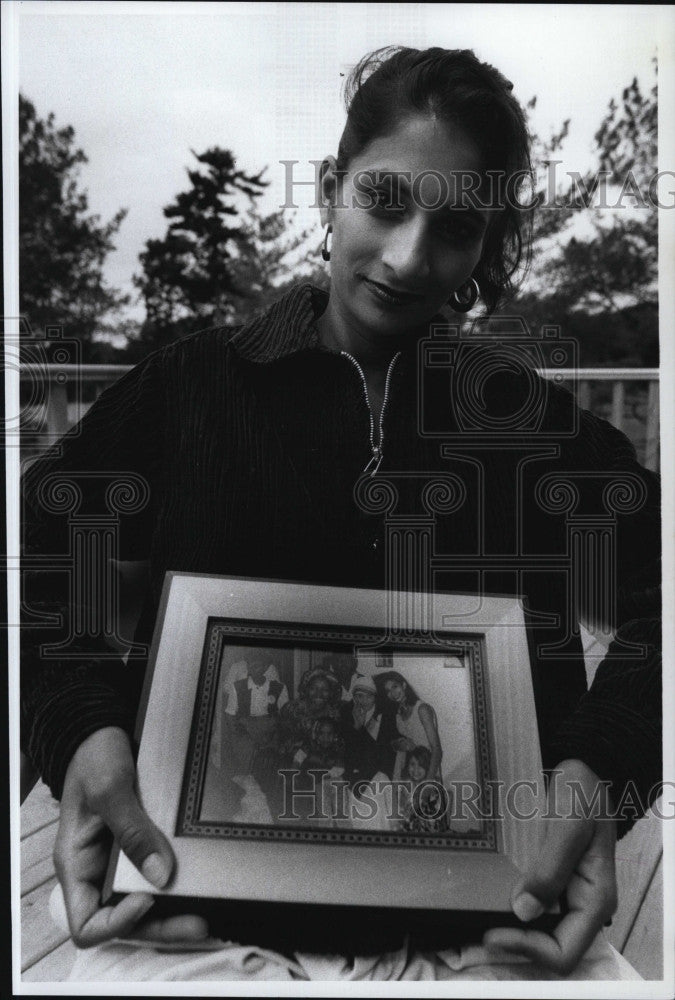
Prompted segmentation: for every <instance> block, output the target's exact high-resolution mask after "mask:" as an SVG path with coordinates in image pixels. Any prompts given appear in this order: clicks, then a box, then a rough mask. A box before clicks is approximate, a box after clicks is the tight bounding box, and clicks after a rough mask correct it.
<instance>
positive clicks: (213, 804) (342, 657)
mask: <svg viewBox="0 0 675 1000" xmlns="http://www.w3.org/2000/svg"><path fill="white" fill-rule="evenodd" d="M472 699H473V685H472V678H471V663H470V656H469V655H468V653H464V652H462V651H461V650H459V651H458V653H457V655H454V654H453V655H447V654H444V653H443V652H442V651H441V652H438V653H433V652H428V651H425V652H418V651H415V650H410V651H408V650H402V651H397V650H394V651H393V652H392V651H388V652H385V653H382V652H370V651H365V652H362V653H361V652H358V651H357V652H356V654H354V653H352V652H346V651H344V650H330V649H329V650H326V649H312V648H299V647H291V646H286V647H284V646H258V645H255V646H254V645H241V644H238V643H229V642H226V643H224V645H223V650H222V655H221V659H220V672H219V680H218V686H217V692H216V696H215V707H214V711H213V724H212V728H211V733H210V737H209V740H208V760H207V764H206V767H205V771H204V782H203V787H202V791H201V798H200V806H199V814H198V817H197V818H198V820H199V821H200V822H202V823H204V822H208V823H212V824H243V825H263V826H270V825H273V826H276V827H286V828H292V827H309V828H317V829H320V828H326V827H329V828H331V829H347V830H351V829H370V830H387V831H396V832H409V833H417V834H434V835H444V834H445V835H451V834H455V833H460V834H461V832H462V830H463V828H464V829H466V822H465V821H463V820H462V819H461V818H459V819H458V820H456V819H455V818H454V817H453V814H452V809H451V806H452V794H453V793H452V786H453V784H454V783H455V782H456V781H457V780H460V779H461V780H463V781H474V782H475V781H477V780H479V776H480V768H479V764H478V756H479V754H480V747H479V746H478V743H477V740H476V733H475V724H474V712H473V704H472ZM463 824H464V825H463Z"/></svg>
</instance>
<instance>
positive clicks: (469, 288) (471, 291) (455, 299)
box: [448, 278, 480, 313]
mask: <svg viewBox="0 0 675 1000" xmlns="http://www.w3.org/2000/svg"><path fill="white" fill-rule="evenodd" d="M479 295H480V288H479V287H478V282H477V281H476V279H475V278H469V280H468V281H467V282H465V283H464V284H463V285H462V286H461V287H460V288H458V289H457V290H456V291H454V292H453V293H452V295H451V296H450V298H449V299H448V303H449V305H450V308H451V309H454V311H455V312H458V313H466V312H469V310H470V309H473V307H474V306H475V304H476V302H477V300H478V296H479Z"/></svg>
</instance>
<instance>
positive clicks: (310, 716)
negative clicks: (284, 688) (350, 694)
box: [279, 667, 342, 766]
mask: <svg viewBox="0 0 675 1000" xmlns="http://www.w3.org/2000/svg"><path fill="white" fill-rule="evenodd" d="M341 693H342V692H341V687H340V682H339V681H338V679H337V677H336V676H335V675H334V674H332V673H331V672H330V671H329V670H324V669H323V668H321V667H316V668H315V669H314V670H308V671H306V672H305V673H304V674H303V676H302V678H301V679H300V684H299V687H298V697H297V698H296V699H294V700H293V701H289V702H288V703H287V704H286V705H284V707H283V708H282V710H281V713H280V715H279V750H280V753H281V755H282V757H285V758H287V760H288V764H289V766H292V765H293V764H301V763H302V762H303V761H304V758H305V755H306V750H305V746H306V744H308V743H309V742H310V741H311V739H312V732H313V730H314V727H315V723H316V722H317V720H318V719H329V720H332V721H334V722H337V720H338V719H339V717H340V702H341ZM298 754H301V757H300V758H299V759H298V757H297V755H298Z"/></svg>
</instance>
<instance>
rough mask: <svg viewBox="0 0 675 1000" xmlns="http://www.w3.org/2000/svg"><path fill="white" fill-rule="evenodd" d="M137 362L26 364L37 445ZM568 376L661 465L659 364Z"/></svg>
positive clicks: (27, 401) (588, 403)
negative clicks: (127, 363)
mask: <svg viewBox="0 0 675 1000" xmlns="http://www.w3.org/2000/svg"><path fill="white" fill-rule="evenodd" d="M131 367H132V366H131V365H56V364H48V365H30V364H27V365H24V366H23V367H22V369H21V382H22V386H23V396H24V400H22V407H23V409H22V422H23V425H24V427H25V428H28V429H29V430H30V431H31V432H32V436H33V440H34V442H37V445H34V447H37V449H39V448H40V447H44V446H45V445H47V444H49V443H50V442H51V441H54V440H55V439H56V438H58V437H60V436H61V434H64V433H65V432H66V431H67V430H68V429H69V427H72V425H73V424H75V423H76V422H77V421H78V420H79V419H80V418H81V417H82V416H83V415H84V413H85V412H86V411H87V409H88V408H89V406H91V404H92V402H93V401H94V400H95V399H96V398H97V397H98V396H99V395H100V394H101V393H102V392H103V390H104V389H105V388H107V387H108V386H109V385H112V383H113V382H115V381H117V379H118V378H120V377H121V376H122V375H124V374H125V373H126V372H128V371H129V370H130V369H131ZM541 374H543V375H545V376H546V377H548V378H551V377H554V376H555V377H556V378H557V379H558V380H560V379H562V380H563V382H564V383H566V384H567V385H568V387H569V388H570V389H571V390H572V391H573V392H575V393H576V397H577V400H578V402H579V405H580V406H581V407H583V408H584V409H589V410H593V411H594V412H596V413H598V414H599V415H600V416H603V417H605V418H606V419H607V420H609V421H610V422H611V423H612V424H614V426H615V427H618V428H619V430H622V431H623V432H624V433H625V434H626V435H627V436H628V437H629V438H630V439H631V441H632V442H633V444H634V445H635V447H636V449H637V452H638V456H639V458H640V460H641V461H642V463H643V464H644V465H646V466H647V468H648V469H657V468H658V465H659V370H658V368H577V369H575V370H572V369H555V370H553V369H542V371H541Z"/></svg>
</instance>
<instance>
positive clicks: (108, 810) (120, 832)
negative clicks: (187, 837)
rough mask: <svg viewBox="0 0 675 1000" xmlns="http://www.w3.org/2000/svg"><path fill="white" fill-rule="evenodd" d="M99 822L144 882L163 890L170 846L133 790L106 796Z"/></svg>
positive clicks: (170, 861)
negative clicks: (112, 837) (145, 880)
mask: <svg viewBox="0 0 675 1000" xmlns="http://www.w3.org/2000/svg"><path fill="white" fill-rule="evenodd" d="M100 815H101V819H103V821H104V822H105V823H106V825H107V826H108V827H109V829H110V830H111V832H112V834H113V836H114V838H115V840H116V841H117V843H118V844H119V846H120V848H121V849H122V850H123V851H124V853H125V854H126V856H127V857H128V858H129V860H130V861H131V862H132V863H133V864H134V865H135V866H136V868H138V870H139V871H140V872H141V874H142V875H143V877H144V878H146V879H147V880H148V882H152V884H153V885H154V886H155V888H157V889H163V888H164V887H165V885H166V884H167V882H168V881H169V879H170V878H171V875H172V873H173V868H174V864H175V858H174V854H173V851H172V850H171V845H170V844H169V842H168V840H167V839H166V837H165V836H164V834H163V833H161V831H160V830H158V828H157V827H156V826H155V824H154V823H153V822H152V820H151V819H150V817H149V816H148V814H147V813H146V812H145V810H144V809H143V807H142V806H141V804H140V802H139V800H138V796H137V795H136V791H135V789H134V788H133V786H131V787H130V786H128V785H127V786H125V787H121V788H119V789H117V790H116V792H115V794H114V795H112V796H109V797H108V799H107V801H106V804H105V809H104V811H103V812H101V813H100Z"/></svg>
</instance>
